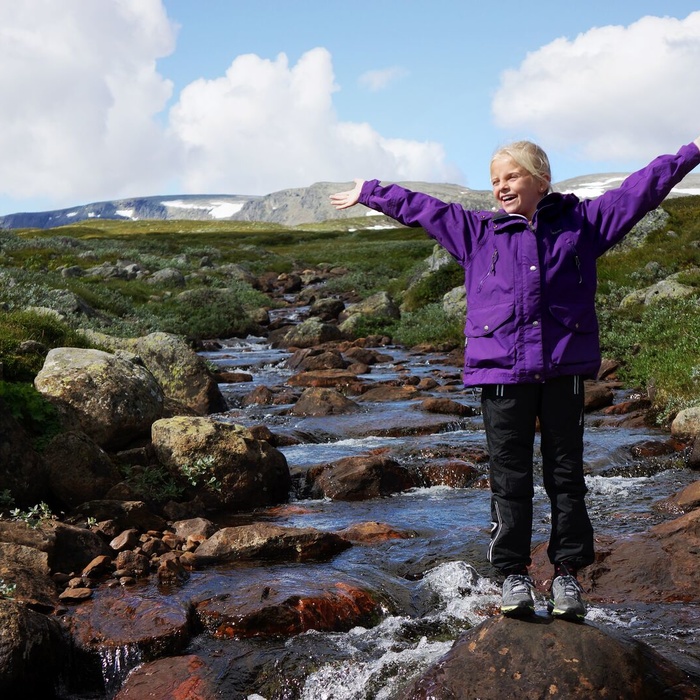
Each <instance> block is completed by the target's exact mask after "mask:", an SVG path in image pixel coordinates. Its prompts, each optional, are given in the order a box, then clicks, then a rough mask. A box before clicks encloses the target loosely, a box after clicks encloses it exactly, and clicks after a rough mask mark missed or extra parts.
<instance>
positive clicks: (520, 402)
mask: <svg viewBox="0 0 700 700" xmlns="http://www.w3.org/2000/svg"><path fill="white" fill-rule="evenodd" d="M539 390H540V386H539V385H537V384H518V385H503V384H497V385H495V384H494V385H486V386H484V387H483V388H482V394H481V407H482V413H483V417H484V428H485V430H486V441H487V445H488V450H489V455H490V462H489V475H490V480H491V521H492V523H491V526H492V529H491V543H490V545H489V549H488V559H489V561H490V562H491V563H492V564H493V566H495V567H496V568H497V569H500V570H501V571H502V572H503V573H506V574H508V573H512V572H515V571H518V570H520V569H522V568H523V567H525V566H528V565H529V564H530V562H531V559H530V543H531V537H532V498H533V495H534V488H533V475H532V458H533V443H534V439H535V425H536V417H537V405H538V395H539Z"/></svg>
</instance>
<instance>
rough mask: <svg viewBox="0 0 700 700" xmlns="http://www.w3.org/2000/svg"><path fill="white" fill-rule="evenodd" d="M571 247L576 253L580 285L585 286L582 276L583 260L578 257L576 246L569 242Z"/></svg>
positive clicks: (575, 259) (575, 258) (575, 260)
mask: <svg viewBox="0 0 700 700" xmlns="http://www.w3.org/2000/svg"><path fill="white" fill-rule="evenodd" d="M569 245H570V246H571V250H573V251H574V262H575V263H576V271H577V272H578V283H579V284H583V275H582V274H581V258H579V256H578V251H577V250H576V246H575V245H574V244H573V243H572V242H571V241H569Z"/></svg>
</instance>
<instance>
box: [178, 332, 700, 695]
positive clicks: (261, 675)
mask: <svg viewBox="0 0 700 700" xmlns="http://www.w3.org/2000/svg"><path fill="white" fill-rule="evenodd" d="M382 352H385V353H388V354H389V355H392V357H393V361H392V362H387V363H385V364H383V365H376V366H373V368H372V371H371V373H369V374H367V375H366V376H365V377H364V379H365V380H367V381H385V380H387V379H394V378H400V377H401V376H406V374H410V375H412V376H418V377H422V376H428V375H435V374H438V375H439V374H442V376H451V375H454V374H455V368H454V367H446V366H444V365H442V364H441V361H442V359H441V358H440V357H439V356H434V355H429V354H416V355H412V354H411V353H408V352H406V351H404V350H401V349H398V348H382ZM206 357H207V359H208V360H210V361H212V362H214V363H215V364H217V365H220V366H221V367H224V368H226V369H239V370H245V371H246V372H249V373H250V374H251V375H252V382H246V383H244V384H231V385H225V386H224V387H223V390H224V392H225V394H226V395H227V398H228V400H229V402H230V405H231V406H232V407H233V408H232V409H231V411H230V412H229V413H227V414H225V416H219V417H220V418H225V419H227V420H231V421H234V422H237V423H243V424H247V425H255V424H260V423H265V424H266V425H268V426H269V427H270V428H271V429H272V431H273V432H276V433H280V434H287V435H289V436H294V437H295V438H296V439H298V440H300V442H299V444H295V445H293V446H289V447H284V448H281V449H282V451H283V452H284V454H285V456H286V458H287V460H288V463H289V466H290V468H291V469H292V470H293V471H295V472H303V471H304V470H305V469H307V468H308V467H310V466H311V465H315V464H319V463H330V462H333V461H335V460H338V459H340V458H343V457H348V456H352V455H360V454H366V453H368V452H370V451H373V452H376V451H378V450H379V451H382V452H383V453H385V454H387V455H389V456H391V457H393V458H395V459H396V460H398V461H399V462H400V463H404V464H414V465H415V464H417V463H428V462H430V461H431V460H432V459H441V458H444V457H448V458H453V459H454V458H458V456H459V454H460V452H461V451H464V450H467V449H469V450H471V449H475V448H476V449H479V448H480V449H485V436H484V432H483V425H482V422H481V419H480V418H479V417H478V416H475V417H473V418H467V419H460V420H454V419H452V420H446V419H445V418H444V417H443V418H442V419H441V420H442V421H443V422H441V423H440V422H439V423H438V424H436V425H431V429H432V430H434V431H435V432H430V431H428V434H424V432H426V431H425V430H424V429H423V428H424V427H425V424H426V423H427V424H430V422H431V420H434V417H432V418H431V417H428V416H427V414H424V413H422V412H419V411H416V410H415V407H414V406H412V405H411V402H410V401H406V402H400V403H390V404H382V403H374V404H367V403H363V404H362V407H363V411H362V413H360V414H359V415H358V414H355V413H353V414H349V415H347V416H331V417H328V418H299V417H294V416H289V415H288V414H287V412H286V409H288V408H289V406H274V407H270V406H265V407H253V408H250V409H246V410H243V409H240V408H236V406H240V398H241V397H242V396H243V395H244V394H246V393H248V392H249V391H250V390H251V389H252V388H254V387H255V386H256V385H259V384H266V385H268V386H272V385H280V384H282V383H283V382H284V381H285V379H286V378H287V377H288V376H289V374H290V372H289V371H288V370H286V369H285V368H284V360H285V359H286V357H287V354H286V353H285V351H283V350H276V349H271V348H270V347H269V346H268V345H267V344H266V343H265V342H264V340H263V339H255V338H249V339H247V340H245V341H231V342H230V343H229V344H227V346H226V347H224V348H223V349H222V350H220V351H217V352H215V353H207V354H206ZM436 395H437V394H436ZM449 395H450V396H451V398H454V399H456V400H459V401H460V402H462V403H467V404H470V405H472V406H474V407H475V408H478V395H477V393H476V392H472V391H469V390H461V391H458V392H455V393H451V394H449ZM618 398H623V397H618ZM587 420H588V421H589V423H591V425H589V426H588V427H587V431H586V438H585V448H586V449H585V455H586V471H587V474H588V475H587V477H586V480H587V484H588V487H589V496H588V503H589V508H590V515H591V519H592V521H593V523H594V527H595V529H596V532H597V533H600V534H609V535H617V536H619V535H628V534H632V533H635V532H640V531H644V530H646V529H647V528H648V527H650V526H651V525H653V524H655V523H657V522H660V521H661V520H662V519H663V518H664V516H663V515H661V514H659V513H658V512H656V511H655V510H653V509H652V507H651V506H652V504H653V503H654V502H655V501H659V500H661V499H663V498H665V497H667V496H668V495H669V494H671V493H673V492H675V491H678V490H679V489H681V488H683V487H684V486H685V485H687V484H688V483H691V482H692V481H694V480H695V479H696V477H697V475H696V474H693V473H692V472H690V471H689V470H687V469H685V468H683V466H682V464H681V463H678V462H680V460H677V462H676V463H675V464H673V466H671V467H670V468H664V469H663V470H662V471H657V469H655V468H653V467H654V465H653V464H652V465H650V464H649V460H647V463H646V464H644V463H642V462H640V461H639V460H635V459H634V458H633V457H632V453H631V452H630V448H631V447H632V446H634V445H637V444H639V443H643V442H646V441H663V440H665V439H666V438H667V435H665V434H664V433H662V432H661V431H656V430H654V429H646V428H645V429H629V428H619V427H615V428H598V427H594V425H593V422H594V420H593V417H592V416H588V417H587ZM538 460H539V453H538V451H537V445H536V455H535V463H536V474H537V473H538ZM669 464H671V462H669ZM482 466H483V468H484V469H485V465H482ZM640 467H642V468H641V469H640ZM655 471H657V473H654V472H655ZM626 473H632V474H639V473H649V474H650V475H649V476H621V475H619V474H626ZM612 474H617V475H612ZM293 505H294V506H295V507H294V508H288V509H270V511H269V512H268V513H267V514H265V513H262V514H258V515H257V517H258V519H260V518H264V519H268V520H270V521H272V522H275V523H277V524H281V525H288V526H297V527H315V528H319V529H322V530H330V531H335V530H339V529H342V528H344V527H346V526H348V525H351V524H353V523H358V522H364V521H378V522H385V523H389V524H390V525H392V526H394V527H396V528H399V529H406V530H412V531H415V533H416V536H415V537H412V538H410V539H402V540H390V541H387V542H382V543H381V544H374V545H356V546H354V547H352V548H351V549H349V550H347V551H346V552H344V553H342V554H341V555H339V556H337V557H336V558H335V559H333V561H331V562H330V563H325V564H303V565H287V566H275V567H264V568H263V567H261V568H257V569H256V568H252V569H251V568H246V569H245V570H241V569H228V570H227V569H219V570H218V571H217V572H216V574H215V575H214V574H213V573H212V572H209V573H206V572H204V573H201V574H199V575H198V576H199V577H200V578H199V579H198V580H197V581H193V582H191V583H190V586H194V587H195V588H196V587H197V586H201V587H202V588H203V589H206V591H208V592H212V591H215V590H225V589H230V588H231V587H236V586H238V585H241V584H242V583H243V582H244V581H245V582H249V581H250V580H251V578H253V579H254V578H255V577H259V580H260V581H261V582H262V581H273V582H274V581H279V580H283V579H284V580H289V579H290V577H291V579H292V580H294V578H295V577H298V580H300V581H302V580H304V578H305V577H313V578H318V579H327V580H329V581H332V580H336V579H340V580H351V581H357V582H359V583H360V584H362V585H365V586H369V587H370V588H372V589H374V590H376V591H379V592H381V593H382V594H383V595H385V597H386V600H387V601H388V602H387V606H386V613H385V616H384V619H383V620H382V622H381V623H380V624H379V625H378V626H376V627H374V628H371V629H364V628H356V629H353V630H351V631H350V632H346V633H334V634H329V633H320V632H308V633H306V634H302V635H298V636H296V637H294V638H292V639H288V640H284V641H278V642H270V641H267V642H252V641H245V642H242V641H238V642H236V641H230V642H227V643H226V644H223V643H222V642H221V641H218V642H216V643H215V642H213V641H212V640H211V639H208V638H206V637H205V636H202V637H199V638H198V639H197V640H196V641H195V643H194V644H193V645H192V648H193V649H197V650H198V651H201V652H205V651H206V652H209V653H214V647H216V650H215V651H216V653H219V654H228V655H229V656H230V658H231V659H233V658H235V659H237V661H236V662H235V663H234V662H233V661H232V662H231V664H230V667H229V676H228V680H229V681H230V686H229V687H230V688H231V689H232V690H233V689H235V691H236V692H240V693H241V694H240V697H242V698H249V700H260V698H265V699H266V700H273V698H275V699H276V700H279V699H282V698H289V699H292V698H302V699H304V700H369V699H372V698H378V699H381V698H385V699H386V700H390V699H391V698H393V697H396V694H397V693H398V692H399V691H400V689H401V688H402V687H404V686H405V684H406V683H407V682H408V681H409V680H410V679H411V678H413V677H415V676H417V675H418V674H420V672H421V671H423V670H424V669H425V668H426V667H427V666H428V665H429V664H430V663H432V662H433V661H435V660H436V659H437V658H439V657H440V656H442V655H443V654H444V653H445V652H446V651H447V650H448V649H449V648H450V646H451V644H452V642H453V641H454V639H455V638H456V637H457V636H458V635H459V634H460V632H461V631H463V630H465V629H468V628H469V627H471V626H473V625H475V624H478V623H479V622H481V621H483V620H484V619H486V618H487V617H488V616H489V615H492V614H493V613H494V611H495V610H496V608H497V605H498V602H499V587H498V585H497V583H496V576H495V572H494V571H493V570H492V569H491V568H490V566H489V564H488V563H487V562H486V559H485V550H486V546H487V543H488V537H489V533H488V526H489V521H490V512H489V492H488V489H487V488H484V487H483V486H479V487H474V488H461V489H456V488H448V487H433V488H417V489H414V490H411V491H409V492H406V493H402V494H399V495H395V496H393V497H390V498H383V499H373V500H370V501H362V502H349V503H348V502H334V501H330V500H303V499H299V498H298V497H297V498H295V500H294V501H293ZM548 509H549V506H548V500H547V497H546V494H545V493H544V489H543V488H542V486H541V478H538V486H537V487H536V494H535V523H536V525H535V530H534V536H533V540H534V543H537V542H541V541H546V539H547V537H548V527H549V514H548ZM539 606H540V609H541V610H543V609H544V601H539ZM589 619H590V620H591V621H593V622H596V623H600V624H604V625H609V626H612V627H614V628H617V629H621V630H623V631H625V632H626V633H627V634H630V635H632V636H635V637H637V638H639V639H641V640H643V641H645V642H647V643H649V644H650V645H652V646H653V647H655V648H656V649H657V650H659V651H660V652H661V653H663V654H665V655H666V656H668V657H670V658H672V659H673V660H674V661H676V662H677V663H679V664H681V665H683V666H684V667H686V668H688V669H690V670H694V671H695V672H698V670H700V647H699V646H698V637H697V633H698V629H699V628H700V606H697V605H688V604H683V605H680V604H663V605H653V606H652V605H624V604H620V605H605V606H596V605H594V606H592V608H591V610H590V612H589ZM243 659H245V660H246V661H245V662H243ZM260 668H268V669H273V670H272V671H268V672H267V673H266V672H264V671H263V672H261V671H260ZM234 669H238V670H234ZM236 674H238V676H240V677H238V676H237V675H236Z"/></svg>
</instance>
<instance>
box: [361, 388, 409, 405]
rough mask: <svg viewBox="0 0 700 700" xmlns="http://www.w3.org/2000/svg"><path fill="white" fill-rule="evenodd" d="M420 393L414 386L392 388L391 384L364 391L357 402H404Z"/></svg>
mask: <svg viewBox="0 0 700 700" xmlns="http://www.w3.org/2000/svg"><path fill="white" fill-rule="evenodd" d="M419 394H420V392H419V391H418V389H416V387H414V386H410V385H409V386H404V385H401V386H394V385H392V384H380V385H379V386H375V387H373V388H372V389H369V390H368V391H365V392H364V393H363V394H362V395H361V396H360V398H359V401H406V400H408V399H413V398H415V397H416V396H418V395H419Z"/></svg>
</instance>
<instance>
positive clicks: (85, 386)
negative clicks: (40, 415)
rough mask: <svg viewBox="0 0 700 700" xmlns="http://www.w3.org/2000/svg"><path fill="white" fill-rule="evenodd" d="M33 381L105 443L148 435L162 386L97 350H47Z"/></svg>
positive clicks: (122, 359) (122, 443) (118, 443)
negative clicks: (42, 363)
mask: <svg viewBox="0 0 700 700" xmlns="http://www.w3.org/2000/svg"><path fill="white" fill-rule="evenodd" d="M34 385H35V386H36V388H37V390H38V391H39V392H40V393H41V394H43V395H44V396H45V397H46V398H47V399H48V400H49V401H51V402H52V403H53V404H54V405H56V406H57V407H59V409H61V410H63V411H65V412H66V413H67V414H68V415H69V416H71V417H73V418H75V419H77V421H78V423H79V424H80V427H81V429H82V431H83V432H84V433H86V434H87V435H89V436H90V437H91V438H92V439H93V440H94V441H95V442H96V443H97V444H98V445H100V446H101V447H105V448H117V447H121V446H125V445H128V444H129V443H132V442H134V441H135V440H137V439H139V438H142V437H144V436H147V435H148V431H149V430H150V427H151V424H152V423H153V422H154V421H155V420H157V419H158V418H160V416H161V415H162V411H163V391H162V389H161V388H160V385H159V384H158V382H157V381H156V379H155V377H154V376H153V374H151V372H149V371H148V370H147V369H146V368H145V367H143V366H142V365H140V364H138V363H137V362H134V361H132V360H131V359H127V358H125V357H121V356H119V355H116V354H114V355H113V354H111V353H108V352H103V351H102V350H92V349H83V348H54V349H53V350H50V351H49V354H48V355H47V356H46V361H45V362H44V366H43V367H42V369H41V370H40V371H39V373H38V374H37V376H36V378H35V380H34Z"/></svg>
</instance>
